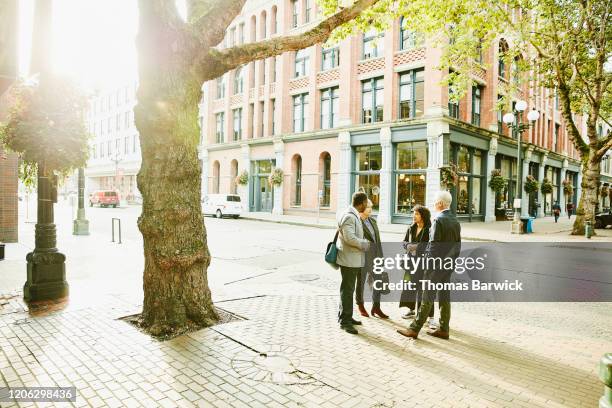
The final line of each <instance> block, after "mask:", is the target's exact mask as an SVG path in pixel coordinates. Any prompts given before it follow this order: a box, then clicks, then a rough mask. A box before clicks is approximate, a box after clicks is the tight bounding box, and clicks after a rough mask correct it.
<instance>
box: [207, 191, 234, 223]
mask: <svg viewBox="0 0 612 408" xmlns="http://www.w3.org/2000/svg"><path fill="white" fill-rule="evenodd" d="M202 212H203V213H204V215H214V216H216V217H217V218H221V217H223V216H224V215H227V216H232V217H234V218H238V217H240V214H241V213H242V203H241V202H240V196H239V195H236V194H209V195H207V196H205V197H204V199H203V200H202Z"/></svg>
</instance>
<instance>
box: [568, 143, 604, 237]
mask: <svg viewBox="0 0 612 408" xmlns="http://www.w3.org/2000/svg"><path fill="white" fill-rule="evenodd" d="M590 150H591V151H590V152H589V154H588V155H583V160H582V170H581V171H582V182H581V184H580V187H581V189H582V191H581V195H580V200H579V202H578V208H577V209H576V220H575V221H574V225H573V227H572V235H584V227H585V223H586V221H590V222H591V225H592V226H595V208H596V206H597V203H598V202H599V197H598V192H599V176H600V170H601V158H600V157H598V156H597V153H596V152H595V151H592V150H594V149H593V148H591V149H590ZM593 235H595V229H593Z"/></svg>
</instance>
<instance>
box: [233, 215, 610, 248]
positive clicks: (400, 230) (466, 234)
mask: <svg viewBox="0 0 612 408" xmlns="http://www.w3.org/2000/svg"><path fill="white" fill-rule="evenodd" d="M241 217H242V218H243V219H247V220H254V221H265V222H273V223H280V224H288V225H297V226H307V227H315V228H327V229H335V228H336V221H335V220H334V219H331V218H319V219H318V220H317V218H316V217H314V216H312V217H311V216H298V215H275V214H272V213H269V212H245V213H243V214H242V215H241ZM574 220H575V217H572V219H571V220H569V219H568V218H560V219H559V222H558V223H555V220H554V218H553V217H544V218H536V219H535V221H534V227H533V228H534V232H533V233H531V234H520V235H517V234H512V233H511V232H510V230H511V225H512V221H495V222H463V223H461V236H462V238H463V239H464V240H466V241H499V242H525V241H534V242H559V241H584V242H589V240H588V239H587V238H585V237H583V236H572V235H570V234H569V233H570V231H571V230H572V225H573V222H574ZM378 226H379V229H380V231H381V233H386V234H396V236H394V237H389V239H397V240H401V239H403V237H404V235H405V234H406V229H407V228H408V225H405V224H379V225H378ZM596 231H597V234H598V235H597V236H595V237H592V238H591V241H601V242H608V241H610V242H612V229H610V228H608V229H605V230H602V229H598V230H596Z"/></svg>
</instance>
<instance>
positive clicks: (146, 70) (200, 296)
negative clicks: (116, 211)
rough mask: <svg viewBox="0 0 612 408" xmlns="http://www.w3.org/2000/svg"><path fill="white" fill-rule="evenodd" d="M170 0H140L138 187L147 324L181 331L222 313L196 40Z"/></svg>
mask: <svg viewBox="0 0 612 408" xmlns="http://www.w3.org/2000/svg"><path fill="white" fill-rule="evenodd" d="M172 3H173V2H172V1H168V0H140V32H139V35H138V39H137V44H138V53H139V87H138V93H137V96H138V105H137V106H136V108H135V121H136V127H137V128H138V131H139V133H140V145H141V149H142V166H141V168H140V171H139V173H138V178H137V182H138V188H139V190H140V192H141V193H142V197H143V206H142V214H141V216H140V218H139V220H138V227H139V229H140V231H141V233H142V235H143V239H144V255H145V270H144V285H143V286H144V305H143V311H142V323H143V326H144V327H145V328H146V329H147V330H148V331H149V332H150V333H152V334H154V335H164V334H176V333H180V332H182V331H184V330H185V329H186V328H188V327H190V326H191V325H192V324H195V325H210V324H212V323H213V322H214V321H215V320H216V319H217V316H216V314H215V311H214V308H213V304H212V299H211V294H210V290H209V288H208V281H207V277H206V270H207V267H208V265H209V263H210V254H209V252H208V247H207V245H206V232H205V229H204V220H203V216H202V209H201V202H200V194H201V193H200V192H201V188H200V184H201V169H200V164H199V160H198V155H197V146H198V141H199V128H198V102H199V100H200V97H201V91H200V87H201V84H199V83H198V82H197V80H196V79H195V78H196V76H195V74H194V73H193V72H192V69H191V67H190V66H189V63H190V62H191V61H193V60H192V58H189V57H188V56H186V55H185V53H186V52H192V49H193V47H190V46H189V45H190V41H191V38H189V35H188V33H186V32H185V31H183V30H182V28H181V27H182V26H181V25H180V24H179V23H180V21H178V20H177V19H178V16H177V15H176V10H175V9H174V4H172Z"/></svg>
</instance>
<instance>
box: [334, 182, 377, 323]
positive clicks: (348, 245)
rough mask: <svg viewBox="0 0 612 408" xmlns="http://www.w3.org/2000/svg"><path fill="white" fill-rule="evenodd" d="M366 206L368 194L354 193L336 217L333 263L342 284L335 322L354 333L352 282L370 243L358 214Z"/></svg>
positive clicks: (361, 265) (355, 278) (359, 270)
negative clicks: (334, 262) (337, 268)
mask: <svg viewBox="0 0 612 408" xmlns="http://www.w3.org/2000/svg"><path fill="white" fill-rule="evenodd" d="M367 205H368V196H367V195H366V193H363V192H356V193H355V194H353V200H352V205H351V206H350V207H348V208H347V209H346V210H345V211H344V212H343V213H342V214H340V217H339V218H338V229H339V231H340V233H339V236H338V238H339V239H338V258H337V261H336V263H337V264H338V265H339V266H340V273H341V274H342V283H341V284H340V307H339V310H338V322H339V323H340V328H341V329H342V330H344V331H346V332H347V333H351V334H357V333H358V332H357V329H355V327H354V326H355V325H359V324H361V322H359V321H357V320H355V319H353V294H354V293H355V281H356V280H357V275H358V274H360V273H361V268H362V267H363V266H364V264H365V253H366V251H367V250H368V249H369V247H370V242H369V241H368V240H367V239H365V238H364V236H363V224H362V223H361V218H360V217H359V213H360V212H363V211H365V209H366V207H367Z"/></svg>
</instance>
